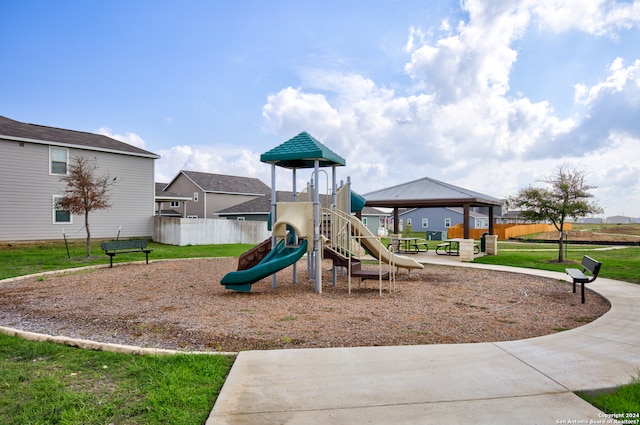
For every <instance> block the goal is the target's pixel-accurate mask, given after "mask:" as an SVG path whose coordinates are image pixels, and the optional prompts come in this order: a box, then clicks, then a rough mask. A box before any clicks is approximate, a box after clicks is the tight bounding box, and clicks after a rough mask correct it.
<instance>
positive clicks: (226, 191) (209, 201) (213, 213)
mask: <svg viewBox="0 0 640 425" xmlns="http://www.w3.org/2000/svg"><path fill="white" fill-rule="evenodd" d="M165 190H166V191H169V192H172V193H175V194H178V195H179V196H185V197H190V198H191V200H190V201H189V202H187V204H186V217H187V218H217V217H218V215H217V212H218V211H221V210H224V209H226V208H229V207H232V206H234V205H238V204H242V203H244V202H247V201H251V200H253V199H256V198H263V197H265V196H268V195H269V194H270V193H271V189H270V188H269V186H267V185H266V184H264V183H263V182H262V181H260V180H259V179H256V178H250V177H238V176H227V175H223V174H211V173H202V172H197V171H186V170H182V171H180V172H179V173H178V175H177V176H176V177H174V179H173V180H172V181H171V182H170V183H169V184H168V185H167V186H166V187H165Z"/></svg>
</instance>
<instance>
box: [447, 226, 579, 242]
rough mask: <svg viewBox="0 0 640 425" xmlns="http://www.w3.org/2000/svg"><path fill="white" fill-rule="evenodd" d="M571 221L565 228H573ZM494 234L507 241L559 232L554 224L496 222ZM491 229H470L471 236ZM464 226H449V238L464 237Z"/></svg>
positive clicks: (476, 237) (480, 234)
mask: <svg viewBox="0 0 640 425" xmlns="http://www.w3.org/2000/svg"><path fill="white" fill-rule="evenodd" d="M572 228H573V226H572V225H571V223H565V224H564V230H565V231H566V230H571V229H572ZM493 230H494V234H496V235H498V240H500V241H505V240H507V239H510V238H516V237H518V236H522V235H531V234H533V233H545V232H557V229H556V228H555V226H554V225H553V224H496V225H494V226H493ZM488 231H489V229H469V237H470V238H471V239H480V238H481V237H482V234H483V233H485V232H488ZM463 237H464V228H463V227H462V223H461V224H456V225H455V226H451V227H449V231H448V238H449V239H453V238H463Z"/></svg>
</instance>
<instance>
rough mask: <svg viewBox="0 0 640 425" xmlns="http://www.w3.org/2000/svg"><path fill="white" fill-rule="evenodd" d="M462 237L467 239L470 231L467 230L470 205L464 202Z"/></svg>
mask: <svg viewBox="0 0 640 425" xmlns="http://www.w3.org/2000/svg"><path fill="white" fill-rule="evenodd" d="M463 207H464V224H463V227H464V239H469V235H470V234H471V232H470V231H469V220H470V217H469V216H470V214H469V208H470V205H469V204H464V206H463Z"/></svg>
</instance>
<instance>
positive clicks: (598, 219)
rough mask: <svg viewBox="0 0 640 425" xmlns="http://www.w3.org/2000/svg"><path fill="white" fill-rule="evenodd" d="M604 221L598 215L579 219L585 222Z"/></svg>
mask: <svg viewBox="0 0 640 425" xmlns="http://www.w3.org/2000/svg"><path fill="white" fill-rule="evenodd" d="M603 222H604V220H603V219H602V218H598V217H582V218H580V219H578V223H585V224H602V223H603Z"/></svg>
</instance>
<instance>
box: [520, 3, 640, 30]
mask: <svg viewBox="0 0 640 425" xmlns="http://www.w3.org/2000/svg"><path fill="white" fill-rule="evenodd" d="M524 5H526V6H527V7H529V8H530V10H531V12H532V13H533V14H535V15H536V17H537V18H538V20H539V25H540V26H541V27H543V28H544V29H549V30H551V31H554V32H556V33H560V32H566V31H571V30H574V29H576V30H579V31H582V32H585V33H588V34H593V35H609V36H612V37H615V34H616V31H618V30H620V29H629V28H631V27H633V26H636V25H638V23H640V3H638V2H637V1H634V2H633V3H623V2H618V1H615V0H589V1H584V0H544V1H541V0H527V1H525V2H524Z"/></svg>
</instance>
